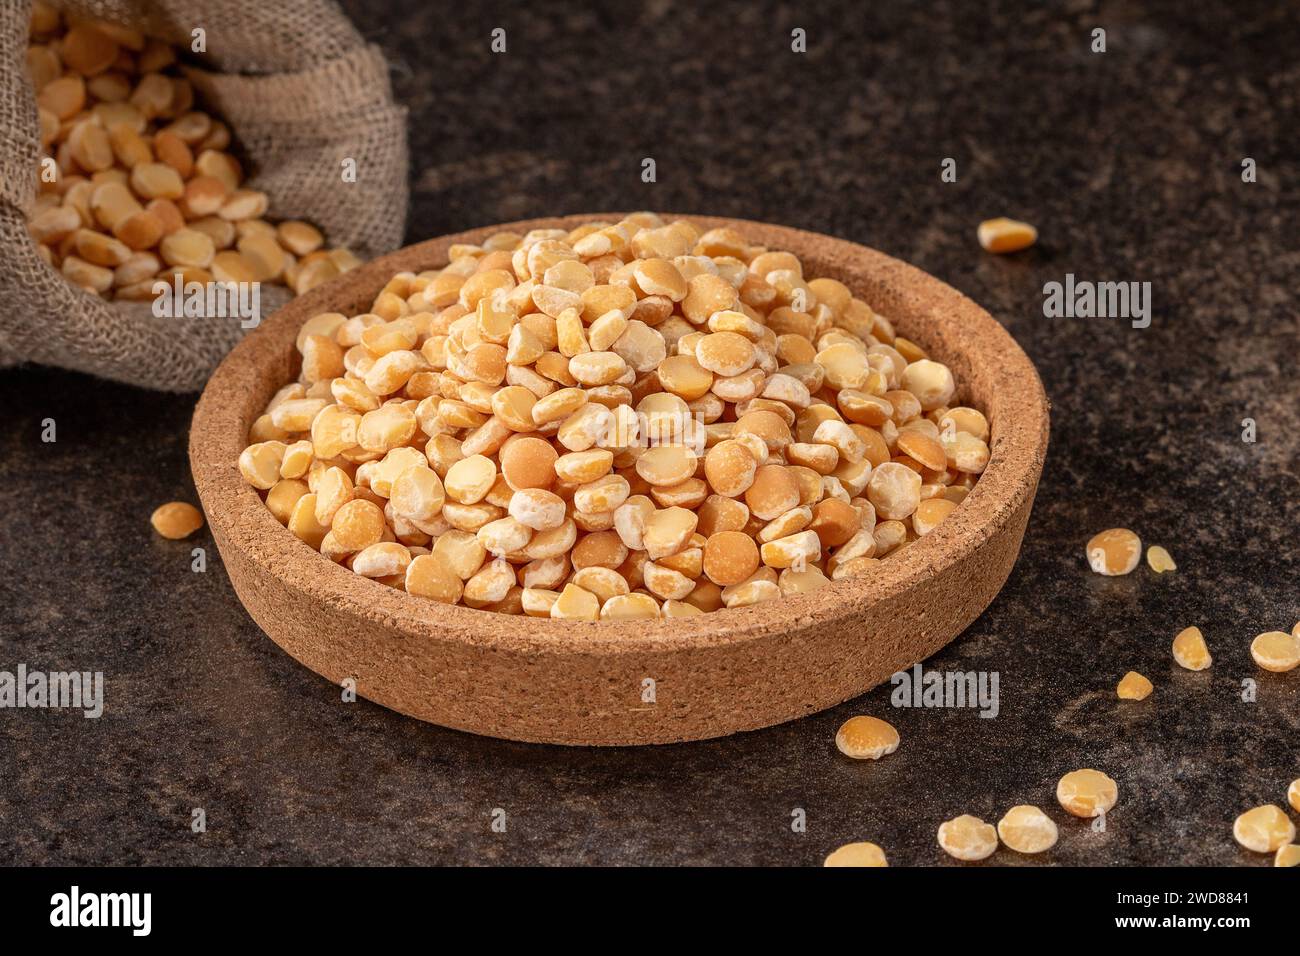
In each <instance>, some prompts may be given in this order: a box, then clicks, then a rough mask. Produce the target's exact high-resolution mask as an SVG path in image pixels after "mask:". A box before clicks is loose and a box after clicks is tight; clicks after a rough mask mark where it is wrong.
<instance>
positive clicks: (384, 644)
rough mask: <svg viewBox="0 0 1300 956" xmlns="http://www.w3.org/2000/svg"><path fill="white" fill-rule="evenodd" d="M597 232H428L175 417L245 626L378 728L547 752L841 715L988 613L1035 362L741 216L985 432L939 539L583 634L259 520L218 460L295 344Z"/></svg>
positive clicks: (1031, 483) (885, 262)
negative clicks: (946, 376)
mask: <svg viewBox="0 0 1300 956" xmlns="http://www.w3.org/2000/svg"><path fill="white" fill-rule="evenodd" d="M597 218H603V219H617V218H619V216H618V215H617V214H592V215H584V216H570V217H567V218H564V219H545V220H542V219H538V220H531V221H527V222H516V223H508V224H504V225H499V226H492V227H489V228H484V229H475V230H471V231H469V232H464V233H460V234H459V235H453V236H444V237H442V238H440V239H434V240H431V241H429V242H424V243H420V244H419V245H415V246H411V247H409V248H406V249H402V250H400V251H398V252H395V253H393V254H392V255H389V256H385V257H384V258H382V259H379V260H377V261H375V262H372V263H370V264H369V265H367V266H365V267H362V268H360V269H357V270H354V271H352V272H349V273H347V274H346V275H344V276H342V277H340V278H339V279H338V280H336V281H334V282H331V283H329V284H328V285H325V286H322V287H321V288H318V289H316V290H313V291H312V292H311V293H309V294H308V295H305V296H303V297H301V298H299V299H297V300H296V301H294V302H292V303H291V304H290V305H288V306H286V307H285V308H284V309H281V310H280V311H279V312H277V313H276V314H275V315H274V316H272V317H271V318H270V319H268V320H266V321H264V322H263V323H262V325H261V327H259V328H258V329H257V330H256V331H254V332H253V333H252V334H250V335H249V336H248V337H247V338H245V339H244V340H243V341H242V342H241V343H240V344H239V346H238V347H236V348H235V350H234V351H233V352H231V353H230V355H229V357H228V358H226V360H225V361H224V362H223V363H222V364H221V366H220V367H219V368H218V369H217V371H216V372H215V374H214V375H213V376H212V379H211V381H210V382H209V383H208V386H207V389H206V390H205V391H204V393H203V397H202V399H201V400H200V402H199V405H198V408H197V409H196V411H195V413H194V421H193V427H192V430H191V433H190V462H191V466H192V467H193V471H194V481H195V484H196V485H197V487H198V491H199V496H200V498H201V499H202V502H203V508H204V510H205V511H206V513H207V517H208V521H209V523H210V524H211V527H212V533H213V537H214V538H215V540H216V542H217V546H218V548H219V549H220V552H221V557H222V560H223V561H224V563H225V566H226V570H227V572H228V573H229V575H230V580H231V582H232V583H233V584H234V587H235V591H236V593H237V594H238V595H239V598H240V600H241V601H243V603H244V606H245V607H246V608H247V609H248V612H249V613H250V614H251V615H252V616H253V619H254V620H255V621H256V622H257V623H258V624H259V625H260V626H261V628H262V629H263V630H264V631H265V632H266V633H267V634H268V635H269V636H270V637H271V639H272V640H274V641H275V642H276V643H277V644H279V645H280V646H281V647H282V648H284V650H286V651H287V652H288V653H289V654H291V655H292V656H293V657H295V658H297V659H298V660H299V661H301V662H302V663H303V664H305V665H306V666H307V667H310V668H311V669H312V670H314V671H316V672H317V673H319V674H321V675H323V676H324V677H326V678H327V679H328V680H330V681H333V682H336V683H337V682H341V681H343V680H344V679H346V678H353V679H354V680H355V681H356V687H357V691H358V693H359V694H361V695H362V696H364V697H366V698H368V699H370V700H372V701H375V702H376V703H379V704H382V705H384V706H385V707H390V708H392V709H393V710H397V711H400V712H401V713H404V714H408V715H410V716H412V717H418V718H420V719H421V720H428V721H432V722H433V723H436V724H441V725H443V726H446V727H454V728H457V729H460V730H467V731H471V732H473V733H477V734H487V735H491V736H494V737H505V738H509V739H513V740H526V741H540V742H547V743H560V744H585V745H618V744H650V743H668V742H673V741H683V740H700V739H704V738H708V737H719V736H723V735H726V734H731V733H735V732H736V731H740V730H752V729H755V728H758V727H766V726H769V725H772V724H776V723H780V722H782V721H787V720H793V719H794V718H796V717H802V716H804V715H806V714H811V713H814V712H816V711H819V710H822V709H824V708H827V707H831V706H833V705H835V704H838V703H841V702H842V701H845V700H847V699H849V698H851V697H856V696H858V695H859V694H861V693H863V692H864V691H867V690H869V689H870V688H872V687H874V686H876V685H877V684H879V683H881V682H882V681H884V680H885V679H887V678H888V677H889V675H890V674H892V673H894V672H895V671H899V670H902V669H905V668H908V667H910V666H911V665H912V664H914V663H916V662H917V661H920V660H923V659H925V658H926V657H929V656H930V655H931V654H933V653H935V652H936V651H937V650H939V649H940V648H941V647H943V646H944V645H945V644H947V643H948V642H949V641H951V640H952V639H953V638H954V637H956V636H957V635H958V634H960V633H961V632H962V630H963V629H965V628H966V626H967V625H969V624H970V623H971V621H973V620H974V619H975V618H976V617H977V616H978V615H979V614H980V613H981V612H982V611H983V610H984V609H985V608H986V607H987V606H988V605H989V603H990V602H991V601H992V600H993V598H994V596H995V595H996V594H997V592H998V589H999V588H1001V587H1002V585H1003V583H1004V582H1005V581H1006V579H1007V575H1008V574H1009V573H1010V571H1011V566H1012V564H1013V563H1014V562H1015V559H1016V555H1017V553H1018V552H1019V550H1020V542H1021V538H1022V536H1023V535H1024V531H1025V524H1026V521H1027V520H1028V518H1029V511H1030V507H1031V506H1032V504H1033V499H1034V492H1035V490H1036V488H1037V486H1038V478H1039V474H1040V473H1041V471H1042V467H1043V457H1044V454H1045V453H1046V450H1047V435H1048V403H1047V399H1046V396H1045V395H1044V393H1043V387H1042V384H1041V383H1040V382H1039V379H1038V375H1037V373H1036V372H1035V371H1034V367H1033V364H1032V363H1031V362H1030V361H1029V358H1028V357H1027V356H1026V355H1025V353H1024V352H1022V351H1021V350H1020V348H1019V347H1018V346H1017V345H1016V343H1015V341H1014V340H1013V339H1012V338H1011V336H1010V335H1008V334H1007V332H1006V331H1005V330H1004V329H1003V328H1002V326H1001V325H999V324H998V323H997V322H996V321H995V320H994V319H993V318H992V317H991V316H990V315H989V314H988V313H987V312H985V311H984V310H983V309H981V308H980V307H979V306H977V305H976V304H975V303H974V302H972V301H970V300H969V299H967V298H966V297H964V296H963V295H961V294H960V293H959V292H957V291H956V290H954V289H952V288H950V287H949V286H947V285H945V284H944V283H942V282H940V281H939V280H938V279H935V278H932V277H931V276H929V275H926V274H925V273H924V272H921V271H920V270H918V269H915V268H913V267H911V266H909V265H906V264H904V263H902V262H899V261H898V260H896V259H892V258H890V257H889V256H886V255H883V254H881V253H879V252H875V251H873V250H871V249H867V248H865V247H863V246H859V245H855V244H853V243H849V242H844V241H841V240H838V239H832V238H829V237H827V236H822V235H816V234H813V233H808V232H801V231H799V230H795V229H787V228H783V227H780V226H771V225H764V224H759V223H752V222H746V221H743V220H730V219H717V218H709V217H699V216H687V217H686V218H689V219H691V220H692V221H694V222H696V223H697V224H699V225H700V226H701V228H712V227H714V226H734V227H736V228H738V229H740V230H741V231H742V232H743V234H744V235H746V237H747V238H748V239H749V240H750V241H751V242H754V243H760V244H763V245H766V246H768V247H770V248H773V249H788V250H790V251H792V252H794V253H796V254H797V255H798V256H799V257H800V258H801V259H802V260H803V261H804V263H805V267H806V269H807V272H808V274H809V275H810V276H831V277H833V278H836V279H839V280H840V281H842V282H844V283H845V284H847V285H848V286H849V287H850V288H851V289H853V290H854V292H855V293H856V294H857V295H859V296H861V297H862V298H863V299H865V300H866V301H867V302H869V303H870V304H871V305H872V306H873V307H875V308H876V309H877V311H879V312H881V313H883V314H884V315H886V316H888V317H889V318H890V319H892V320H893V321H894V323H895V325H896V327H897V330H898V332H899V334H900V335H904V336H906V337H908V338H910V339H912V340H914V341H916V342H918V343H920V344H921V345H922V346H923V347H925V348H926V349H928V350H929V351H930V352H931V353H932V354H933V355H934V356H935V357H936V358H937V359H939V360H941V361H944V362H946V363H948V365H950V366H951V367H952V369H953V372H954V374H955V375H956V377H957V381H958V383H959V387H960V392H959V395H958V397H959V398H960V399H961V400H962V401H963V402H967V403H972V404H974V405H976V406H977V407H979V408H980V409H982V410H983V411H984V412H985V413H986V414H987V415H988V418H989V420H990V422H991V425H992V439H991V442H990V444H991V448H992V460H991V461H990V463H989V466H988V469H987V470H986V471H985V473H984V475H983V477H982V478H981V480H980V481H979V483H978V485H977V486H976V488H975V490H974V491H973V492H972V493H971V494H970V495H969V496H968V497H967V498H966V500H965V501H964V502H963V504H962V505H961V507H959V508H958V509H957V510H956V511H955V512H954V513H953V514H952V515H951V516H950V517H949V518H948V519H947V520H946V521H945V522H944V523H943V524H942V525H941V526H940V527H939V528H938V529H937V530H935V531H934V532H932V533H931V534H929V535H928V536H926V537H925V538H923V539H921V540H920V541H918V542H915V543H914V544H912V545H910V546H909V547H907V548H905V549H904V550H903V551H902V552H900V553H899V554H898V555H896V556H894V557H891V558H889V559H888V560H886V561H884V562H883V563H882V564H881V565H880V566H879V573H878V574H877V575H876V576H875V577H874V578H872V579H870V580H862V579H853V580H846V581H840V582H836V583H834V584H832V585H830V586H829V587H825V588H823V589H822V590H820V591H818V592H816V593H815V594H813V595H800V596H795V597H790V598H785V599H781V600H776V601H771V602H768V603H765V604H761V605H757V606H754V607H749V608H741V609H734V610H723V611H718V612H715V613H712V614H706V615H701V616H699V617H695V618H690V619H685V620H683V619H677V620H672V621H658V622H650V623H641V622H637V623H632V622H626V623H622V622H620V623H586V622H568V621H552V620H549V619H539V618H528V617H513V616H508V615H501V614H493V613H489V612H486V611H476V610H473V609H471V608H466V607H448V606H445V605H441V604H437V603H434V602H432V601H426V600H422V599H419V598H415V597H412V596H410V595H407V594H405V593H404V592H402V591H398V590H394V589H391V588H388V587H385V586H383V585H381V584H378V583H376V582H373V581H369V580H367V579H365V578H362V577H359V576H357V575H355V574H353V573H352V572H350V571H348V570H347V569H346V568H343V567H340V566H338V565H336V564H334V563H332V562H331V561H329V560H328V559H326V558H324V557H322V556H321V555H320V554H317V553H316V552H314V551H312V550H311V549H310V548H309V547H307V546H306V545H305V544H303V543H302V542H300V541H298V539H297V538H295V537H294V536H293V535H292V534H290V533H289V532H288V530H286V529H285V528H283V527H281V526H280V524H279V523H277V522H276V520H275V519H274V518H273V517H272V516H271V514H270V513H269V512H268V511H267V510H266V508H265V507H264V506H263V505H262V503H261V501H260V499H259V497H258V495H257V493H256V492H255V491H254V490H253V489H252V488H251V487H249V486H248V485H247V484H246V483H245V482H244V481H243V480H242V479H241V478H240V475H239V472H238V470H237V468H236V465H235V462H236V459H237V458H238V455H239V452H240V451H241V449H242V448H243V447H244V445H245V444H246V435H247V432H248V427H249V424H250V423H251V422H252V421H253V419H254V418H255V417H256V416H257V415H258V414H259V413H260V412H261V411H262V409H263V408H264V407H265V405H266V403H267V401H268V400H269V399H270V397H271V395H272V394H273V393H274V392H275V391H276V390H277V389H278V388H279V387H280V386H282V385H283V384H285V383H286V382H288V381H291V380H292V379H294V378H295V377H296V375H297V352H296V350H295V348H294V339H295V334H296V332H297V330H298V327H299V326H300V325H301V324H302V322H303V321H305V320H306V319H307V318H309V317H310V316H312V315H315V314H316V313H318V312H325V311H336V312H343V313H346V314H348V315H353V314H356V313H359V312H364V311H366V310H367V309H368V307H369V303H370V302H371V300H372V298H373V297H374V295H375V294H376V293H377V292H378V290H379V289H380V288H381V287H382V286H383V285H384V283H385V282H386V281H387V279H388V278H389V277H390V276H391V275H392V274H393V273H394V272H397V271H400V270H411V271H420V270H423V269H428V268H431V267H435V266H439V265H442V264H444V263H445V262H446V251H447V248H448V247H449V246H450V245H451V244H453V243H458V242H470V243H477V242H480V241H482V240H483V239H484V238H485V237H486V236H488V235H490V234H491V233H493V232H497V231H500V230H502V229H510V230H513V231H517V232H521V233H522V232H526V231H527V230H529V229H533V228H541V227H556V226H563V227H570V228H571V227H573V226H575V225H578V224H580V223H582V222H587V221H590V220H592V219H597Z"/></svg>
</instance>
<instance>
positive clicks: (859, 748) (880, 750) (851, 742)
mask: <svg viewBox="0 0 1300 956" xmlns="http://www.w3.org/2000/svg"><path fill="white" fill-rule="evenodd" d="M835 746H836V747H838V748H839V750H840V753H842V754H844V756H846V757H852V758H853V759H854V760H879V759H880V758H881V757H883V756H885V755H886V754H892V753H893V752H894V751H895V750H897V749H898V731H897V730H896V729H895V728H894V725H893V724H890V723H889V722H888V721H884V720H881V719H880V718H879V717H865V716H862V717H850V718H849V719H848V720H846V721H845V722H844V724H843V726H841V727H840V729H839V731H838V732H837V733H836V734H835Z"/></svg>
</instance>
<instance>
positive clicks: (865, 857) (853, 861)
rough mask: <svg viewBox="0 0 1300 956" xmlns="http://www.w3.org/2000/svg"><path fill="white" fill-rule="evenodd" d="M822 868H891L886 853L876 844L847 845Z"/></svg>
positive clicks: (836, 851) (824, 863) (836, 852)
mask: <svg viewBox="0 0 1300 956" xmlns="http://www.w3.org/2000/svg"><path fill="white" fill-rule="evenodd" d="M822 866H889V863H888V862H887V861H886V860H885V851H884V850H882V849H881V848H880V847H878V846H876V844H874V843H867V842H862V843H846V844H844V846H842V847H840V848H839V849H838V850H835V851H833V852H832V853H830V854H829V855H828V856H827V857H826V860H825V861H824V862H823V863H822Z"/></svg>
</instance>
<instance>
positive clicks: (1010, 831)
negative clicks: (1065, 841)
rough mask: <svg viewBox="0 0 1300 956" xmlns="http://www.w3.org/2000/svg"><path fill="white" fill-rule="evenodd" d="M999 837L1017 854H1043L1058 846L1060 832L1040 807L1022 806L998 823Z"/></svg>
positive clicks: (1014, 808)
mask: <svg viewBox="0 0 1300 956" xmlns="http://www.w3.org/2000/svg"><path fill="white" fill-rule="evenodd" d="M998 836H999V837H1000V838H1001V839H1002V842H1003V843H1004V844H1005V845H1006V846H1007V848H1008V849H1011V850H1015V851H1016V852H1017V853H1042V852H1044V851H1046V850H1050V849H1051V848H1052V847H1054V846H1055V845H1056V840H1057V838H1058V836H1059V832H1058V830H1057V827H1056V823H1055V822H1054V821H1053V820H1052V818H1051V817H1049V816H1048V815H1047V814H1046V813H1044V812H1043V811H1042V810H1040V809H1038V807H1035V806H1030V805H1028V804H1021V805H1019V806H1015V807H1012V808H1011V809H1010V810H1008V811H1007V812H1006V814H1005V815H1004V816H1003V817H1002V819H1001V820H999V821H998Z"/></svg>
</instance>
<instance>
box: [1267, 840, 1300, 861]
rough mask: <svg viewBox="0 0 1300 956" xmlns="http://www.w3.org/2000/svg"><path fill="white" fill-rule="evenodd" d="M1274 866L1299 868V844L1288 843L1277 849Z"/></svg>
mask: <svg viewBox="0 0 1300 956" xmlns="http://www.w3.org/2000/svg"><path fill="white" fill-rule="evenodd" d="M1273 865H1274V866H1300V843H1288V844H1287V845H1286V846H1280V847H1278V848H1277V854H1276V855H1275V856H1274V857H1273Z"/></svg>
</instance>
